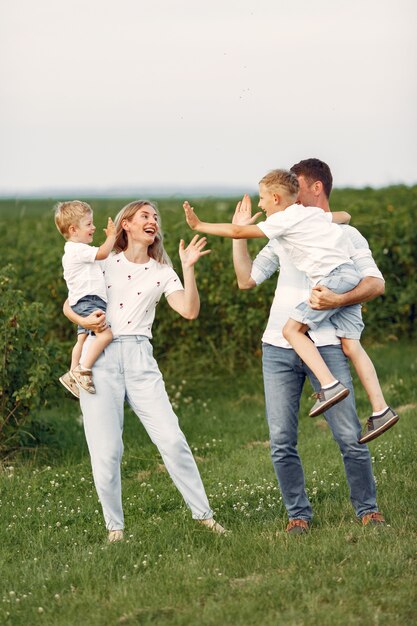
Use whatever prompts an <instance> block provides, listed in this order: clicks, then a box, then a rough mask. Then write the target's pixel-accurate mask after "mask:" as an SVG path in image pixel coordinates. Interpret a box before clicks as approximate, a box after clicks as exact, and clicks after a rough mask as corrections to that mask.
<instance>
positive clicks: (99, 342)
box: [80, 328, 113, 370]
mask: <svg viewBox="0 0 417 626" xmlns="http://www.w3.org/2000/svg"><path fill="white" fill-rule="evenodd" d="M112 341H113V333H112V332H111V330H110V328H106V329H105V330H103V331H102V332H101V333H96V339H95V341H92V342H91V345H90V346H89V347H88V350H87V354H86V355H85V356H84V358H83V361H82V363H80V365H81V367H82V368H83V369H86V370H91V368H92V367H93V365H94V363H95V362H96V361H97V359H98V357H99V356H100V354H101V353H102V352H103V350H104V348H106V347H107V346H108V345H109V343H111V342H112Z"/></svg>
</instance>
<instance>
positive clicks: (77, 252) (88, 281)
mask: <svg viewBox="0 0 417 626" xmlns="http://www.w3.org/2000/svg"><path fill="white" fill-rule="evenodd" d="M97 250H98V248H97V247H96V246H90V245H88V244H86V243H76V242H74V241H67V242H66V244H65V246H64V256H63V257H62V266H63V268H64V279H65V282H66V283H67V287H68V301H69V304H70V306H74V304H76V303H77V302H78V300H80V299H81V298H83V297H84V296H99V297H100V298H101V299H102V300H104V301H105V302H106V301H107V295H106V287H105V285H104V280H103V271H102V269H101V266H100V262H99V261H96V256H97Z"/></svg>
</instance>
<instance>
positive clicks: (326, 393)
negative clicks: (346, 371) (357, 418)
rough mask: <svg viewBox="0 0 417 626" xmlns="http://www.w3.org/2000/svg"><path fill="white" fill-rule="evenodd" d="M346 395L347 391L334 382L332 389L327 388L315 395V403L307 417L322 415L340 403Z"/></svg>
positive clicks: (340, 384)
mask: <svg viewBox="0 0 417 626" xmlns="http://www.w3.org/2000/svg"><path fill="white" fill-rule="evenodd" d="M348 395H349V389H347V388H346V387H345V386H344V385H342V383H340V382H339V381H336V382H335V384H334V385H333V386H332V387H328V388H327V389H320V391H319V392H318V394H316V397H317V402H316V404H315V405H314V406H313V408H312V409H311V411H310V413H309V416H310V417H316V415H320V413H324V411H326V410H327V409H329V408H330V407H331V406H333V405H334V404H336V403H337V402H340V401H341V400H343V399H344V398H346V396H348Z"/></svg>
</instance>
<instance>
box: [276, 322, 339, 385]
mask: <svg viewBox="0 0 417 626" xmlns="http://www.w3.org/2000/svg"><path fill="white" fill-rule="evenodd" d="M307 330H308V326H307V325H306V324H301V323H300V322H296V321H295V320H292V319H289V320H288V322H287V323H286V324H285V326H284V328H283V330H282V334H283V335H284V337H285V339H286V340H287V341H288V342H289V343H290V344H291V345H292V347H293V348H294V350H295V351H296V353H297V354H298V356H299V357H300V358H301V359H302V360H303V361H304V363H305V364H306V365H307V366H308V367H309V368H310V369H311V371H312V372H313V374H314V375H315V376H316V378H317V379H318V381H319V383H320V385H321V386H322V387H324V386H325V385H330V384H331V383H334V382H335V377H334V376H333V374H332V373H331V371H330V370H329V368H328V367H327V365H326V363H325V362H324V360H323V358H322V356H321V354H320V352H319V351H318V350H317V348H316V346H315V345H314V343H313V342H312V341H311V339H309V338H308V337H307V335H306V334H305V333H306V331H307Z"/></svg>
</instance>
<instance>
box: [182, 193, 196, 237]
mask: <svg viewBox="0 0 417 626" xmlns="http://www.w3.org/2000/svg"><path fill="white" fill-rule="evenodd" d="M182 206H183V208H184V212H185V219H186V220H187V224H188V226H189V227H190V228H191V229H192V230H198V225H199V224H200V220H199V219H198V217H197V215H196V214H195V213H194V209H193V207H192V206H190V203H189V202H188V200H186V201H185V202H184V204H183V205H182Z"/></svg>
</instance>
